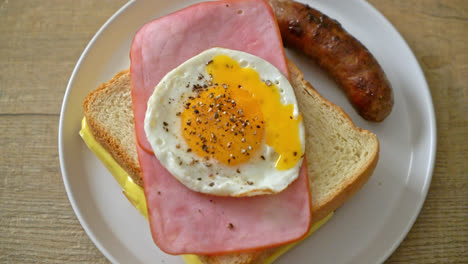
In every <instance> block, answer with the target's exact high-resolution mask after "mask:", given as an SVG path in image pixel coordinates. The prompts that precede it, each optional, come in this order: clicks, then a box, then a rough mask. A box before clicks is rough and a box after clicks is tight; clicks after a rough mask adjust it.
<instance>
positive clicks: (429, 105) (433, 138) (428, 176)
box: [58, 0, 437, 263]
mask: <svg viewBox="0 0 468 264" xmlns="http://www.w3.org/2000/svg"><path fill="white" fill-rule="evenodd" d="M299 1H300V0H299ZM354 1H356V2H360V4H362V5H364V6H366V8H367V9H368V11H370V12H372V13H373V15H375V17H376V18H378V19H379V20H380V21H381V22H382V23H383V24H385V25H386V26H387V27H388V28H389V29H391V31H392V33H393V34H396V35H397V36H398V37H399V40H400V41H402V44H403V45H404V47H405V48H406V49H407V50H408V51H409V52H410V54H411V58H410V59H411V60H413V61H414V62H415V63H416V66H417V67H415V70H417V71H418V74H419V76H421V78H422V81H423V85H424V87H422V88H421V89H422V90H424V97H426V98H427V99H428V100H425V103H426V105H425V106H424V108H425V110H426V111H427V113H428V114H429V119H428V121H429V124H428V126H429V127H430V130H429V131H428V135H429V143H430V147H429V151H430V153H429V154H428V157H429V159H428V160H427V162H428V163H429V164H426V168H425V177H424V185H423V186H422V188H421V190H422V192H421V195H420V199H421V201H420V202H419V203H418V208H417V209H416V210H415V213H414V214H413V215H412V216H411V218H410V220H409V221H408V223H407V224H406V227H405V228H404V229H403V230H401V232H400V235H399V237H398V239H396V240H395V241H394V243H393V244H392V247H391V248H389V249H388V250H387V251H386V253H385V254H382V255H381V257H380V259H379V262H380V263H383V262H384V261H385V260H386V259H388V258H389V257H390V256H391V255H392V254H393V253H394V252H395V250H396V249H397V248H398V247H399V245H400V244H401V243H402V242H403V240H404V239H405V237H406V236H407V235H408V233H409V231H410V230H411V228H412V227H413V225H414V223H415V222H416V219H417V218H418V217H419V215H420V213H421V210H422V208H423V206H424V204H425V201H426V198H427V194H428V192H429V188H430V184H431V182H432V176H433V173H434V167H435V160H436V151H437V127H436V123H437V122H436V116H435V109H434V105H433V99H432V95H431V93H430V88H429V85H428V83H427V79H426V76H425V74H424V72H423V70H422V68H421V65H420V63H419V61H418V60H417V58H416V56H415V54H414V52H413V50H412V49H411V47H410V46H409V45H408V43H407V41H406V40H405V39H404V38H403V36H402V35H401V34H400V32H399V31H398V30H397V29H396V28H395V27H394V26H393V24H392V23H391V22H390V21H389V20H388V19H387V18H386V17H385V16H384V15H383V14H382V13H380V12H379V11H378V10H377V9H376V8H375V7H374V6H373V5H372V4H370V3H369V2H367V1H364V0H354ZM135 3H136V0H130V1H128V2H127V3H125V4H124V5H123V6H122V7H120V8H119V9H118V10H117V11H116V12H114V14H113V15H112V16H110V17H109V19H107V21H106V22H105V23H104V24H103V25H102V26H101V27H100V28H99V30H98V31H97V32H96V33H95V34H94V36H93V37H92V39H91V40H90V41H89V43H88V44H87V45H86V47H85V49H84V50H83V52H82V54H81V56H80V58H79V59H78V61H77V63H76V65H75V67H74V69H73V71H72V74H71V76H70V79H69V81H68V84H67V87H66V91H65V94H64V97H63V102H62V105H61V111H60V119H59V131H58V150H59V163H60V169H61V174H62V179H63V183H64V186H65V190H66V193H67V197H68V199H69V201H70V204H71V205H72V208H73V211H74V213H75V214H76V216H77V218H78V220H79V222H80V224H81V226H82V227H83V229H84V230H85V232H86V234H87V235H88V237H89V238H90V239H91V241H92V242H93V243H94V245H95V246H96V247H97V248H98V249H99V251H100V252H101V253H102V254H103V255H104V256H105V257H106V258H107V259H108V260H109V261H111V262H112V263H118V261H117V260H116V259H115V257H114V256H113V255H112V254H111V253H110V252H109V251H108V250H107V248H106V247H104V245H102V243H101V242H100V241H99V240H98V239H97V237H96V235H95V234H94V232H93V231H92V230H91V228H90V226H89V224H88V223H87V222H86V221H85V219H84V217H83V215H82V212H81V210H80V208H78V205H77V203H76V201H75V197H74V196H73V193H72V191H71V187H70V183H69V180H68V176H67V165H66V163H65V158H64V152H63V151H64V144H65V143H64V140H63V138H64V134H63V130H64V128H63V124H64V117H65V113H66V111H67V105H68V101H69V100H70V96H69V95H70V91H71V88H72V87H73V84H74V82H75V78H76V75H77V73H78V71H79V70H80V68H81V65H82V63H83V60H84V59H85V58H86V56H87V55H88V52H89V50H90V49H91V48H92V46H93V45H94V44H95V42H96V41H97V39H98V38H99V37H100V36H101V34H102V33H103V32H104V31H105V30H106V29H107V28H108V27H109V25H110V24H111V23H112V22H113V21H114V20H115V19H116V18H117V17H118V16H120V15H121V14H122V13H123V12H125V11H126V10H127V9H128V8H129V7H130V6H132V5H133V4H135ZM427 165H428V166H427Z"/></svg>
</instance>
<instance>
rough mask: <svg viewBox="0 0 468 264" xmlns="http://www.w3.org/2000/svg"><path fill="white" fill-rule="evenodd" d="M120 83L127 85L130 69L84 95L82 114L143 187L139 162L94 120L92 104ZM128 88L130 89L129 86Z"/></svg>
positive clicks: (116, 157)
mask: <svg viewBox="0 0 468 264" xmlns="http://www.w3.org/2000/svg"><path fill="white" fill-rule="evenodd" d="M122 83H123V84H126V83H128V85H130V71H129V70H128V69H127V70H123V71H120V72H119V73H117V74H116V75H115V76H114V77H113V78H112V79H111V80H110V81H108V82H106V83H103V84H101V85H100V86H99V87H98V88H97V89H96V90H94V91H92V92H91V93H89V94H88V96H86V98H85V100H84V103H83V109H84V114H85V117H86V122H87V123H88V126H89V129H90V130H91V133H93V136H94V137H95V139H96V140H97V141H98V142H99V144H101V146H102V147H104V149H105V150H106V151H107V152H109V153H110V154H111V156H112V157H113V158H114V159H115V161H117V163H119V165H120V166H121V167H122V168H123V169H124V170H125V171H126V172H127V173H128V174H129V175H130V177H132V180H133V181H134V182H135V183H136V184H138V185H139V186H141V187H143V180H142V177H141V169H140V164H139V163H137V162H135V161H134V159H133V158H132V157H131V156H130V155H129V153H127V152H126V151H125V150H124V147H123V146H122V143H121V142H120V141H119V140H118V139H116V138H114V137H113V136H112V135H110V134H109V131H108V130H107V129H106V128H105V127H104V126H102V125H101V123H100V122H99V121H98V120H96V118H95V115H94V112H93V110H92V106H93V104H94V103H96V99H97V98H99V97H100V96H103V95H104V94H105V93H108V92H111V91H112V89H113V88H114V86H115V85H118V84H122ZM128 89H130V86H129V87H128ZM135 148H136V146H135Z"/></svg>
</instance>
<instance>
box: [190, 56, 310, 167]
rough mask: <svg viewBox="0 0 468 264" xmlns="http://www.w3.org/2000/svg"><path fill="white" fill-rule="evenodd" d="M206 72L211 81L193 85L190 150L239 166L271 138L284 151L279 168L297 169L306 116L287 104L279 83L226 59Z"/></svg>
mask: <svg viewBox="0 0 468 264" xmlns="http://www.w3.org/2000/svg"><path fill="white" fill-rule="evenodd" d="M206 71H207V73H208V74H209V75H210V76H211V79H210V80H208V81H207V84H206V85H204V86H200V85H194V86H193V90H194V92H195V94H194V96H192V97H189V99H187V100H186V101H185V102H184V108H185V109H184V111H183V112H182V113H181V121H182V123H181V124H182V132H183V136H184V139H185V140H186V142H187V144H188V145H189V147H190V148H189V149H188V150H187V151H194V152H195V153H196V154H197V155H199V156H201V157H204V158H205V159H209V158H210V157H211V158H214V159H216V160H218V161H220V162H222V163H224V164H227V165H231V166H233V165H237V164H241V163H244V162H246V161H248V160H249V159H250V158H251V157H252V156H253V154H254V153H255V152H256V151H257V150H258V149H259V148H260V147H261V144H262V143H263V139H265V143H266V144H267V145H268V146H270V147H272V148H273V149H274V150H275V152H276V153H278V157H277V158H276V164H275V167H276V168H277V169H278V170H286V169H290V168H292V167H294V166H295V165H296V164H297V162H298V161H299V159H300V158H301V156H302V154H303V153H302V147H301V142H300V139H299V123H300V121H301V117H300V116H298V117H294V115H293V112H294V105H292V104H288V105H283V104H282V103H281V94H280V92H279V89H278V87H277V86H276V84H275V83H273V82H272V81H270V80H262V79H261V78H260V75H259V74H258V73H257V72H256V71H255V70H254V69H252V68H248V67H245V68H243V67H241V66H240V65H239V63H238V62H237V61H235V60H234V59H232V58H231V57H229V56H226V55H218V56H215V57H214V58H213V60H211V61H209V62H207V66H206ZM261 158H262V159H265V157H263V156H262V157H261Z"/></svg>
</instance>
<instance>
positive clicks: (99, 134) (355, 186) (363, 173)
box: [83, 61, 379, 264]
mask: <svg viewBox="0 0 468 264" xmlns="http://www.w3.org/2000/svg"><path fill="white" fill-rule="evenodd" d="M288 67H289V71H290V73H291V83H292V85H293V86H296V87H295V91H296V96H301V95H300V94H298V89H302V90H303V91H304V92H305V93H307V94H308V95H309V96H313V97H316V98H319V100H320V101H321V102H322V103H323V104H325V105H326V106H327V107H330V108H333V109H334V110H335V111H337V112H339V114H340V115H342V117H343V119H344V120H346V122H347V123H348V125H349V126H351V127H352V128H353V129H354V130H355V131H356V132H357V133H363V134H366V135H368V136H369V137H371V138H372V141H373V142H374V144H376V151H375V152H374V153H372V156H371V158H370V159H369V160H368V162H367V163H366V164H365V165H364V166H362V167H361V168H360V170H359V171H358V172H357V173H355V175H353V176H351V177H349V179H348V180H347V181H345V182H344V183H343V184H342V185H341V188H339V189H337V190H336V191H335V193H333V194H332V195H329V196H328V198H327V199H325V200H323V201H319V202H318V203H314V202H313V203H312V207H311V208H312V223H316V222H318V221H319V220H321V219H323V218H324V217H326V216H327V215H329V214H330V213H331V212H333V211H335V210H336V209H337V208H339V207H340V206H341V205H343V204H344V202H345V201H347V200H348V199H349V198H350V197H351V196H352V195H353V194H354V193H355V192H357V191H358V190H359V189H361V188H362V186H363V185H364V184H365V183H366V182H367V181H368V179H369V178H370V176H371V175H372V173H373V171H374V169H375V167H376V165H377V161H378V157H379V142H378V139H377V137H376V136H375V135H374V134H373V133H371V132H369V131H367V130H364V129H361V128H358V127H356V126H355V125H354V123H353V122H352V120H351V118H350V117H349V115H348V114H347V113H345V112H344V111H343V110H342V109H341V108H340V107H339V106H337V105H335V104H333V103H331V102H330V101H328V100H327V99H325V98H324V97H322V96H321V95H320V94H319V93H318V92H317V91H316V90H315V89H314V88H313V87H312V85H311V84H310V83H309V82H307V81H306V80H304V78H303V74H302V72H301V71H300V70H299V69H298V68H297V66H296V65H295V64H294V63H293V62H291V61H288ZM126 81H128V83H129V84H128V89H130V74H129V71H128V70H124V71H121V72H119V73H118V74H117V75H115V76H114V77H113V78H112V79H111V80H110V81H109V82H107V83H103V84H101V85H100V86H99V87H98V88H97V89H96V90H95V91H93V92H91V93H90V94H89V95H88V96H87V97H86V99H85V101H84V104H83V107H84V112H85V117H86V120H87V122H88V126H89V127H90V130H91V132H92V133H93V135H94V136H95V137H96V139H97V141H98V142H99V143H100V144H101V145H102V146H103V147H104V148H105V149H106V150H107V151H108V152H109V153H110V154H111V155H112V157H113V158H114V159H115V160H116V161H117V162H118V163H119V164H120V165H121V166H122V167H123V169H124V170H125V171H126V172H127V173H128V174H129V175H130V176H131V177H132V179H133V180H134V181H135V182H136V183H137V184H138V185H140V186H142V178H141V169H140V165H139V164H138V163H135V162H133V161H132V158H131V157H130V156H129V155H128V154H127V153H125V151H123V147H122V146H121V143H120V142H119V141H118V140H116V139H114V138H113V137H112V136H110V135H109V133H108V132H107V131H106V129H105V127H103V126H102V125H101V124H100V123H99V122H98V121H97V120H96V119H95V118H94V116H93V112H92V111H91V109H90V106H91V105H92V104H93V103H94V102H95V99H96V98H97V97H99V96H101V95H102V94H103V93H105V92H107V91H108V90H109V89H112V88H113V86H114V85H116V84H117V83H120V82H126ZM298 86H300V87H298ZM299 91H300V90H299ZM301 111H303V112H304V111H307V109H301ZM312 195H313V194H312ZM274 252H275V248H270V249H266V250H261V251H254V252H243V253H239V254H226V255H216V256H199V258H200V260H201V261H202V262H203V263H205V264H260V263H262V262H263V261H264V260H265V259H266V258H267V257H269V256H270V255H272V254H273V253H274Z"/></svg>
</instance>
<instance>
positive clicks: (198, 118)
mask: <svg viewBox="0 0 468 264" xmlns="http://www.w3.org/2000/svg"><path fill="white" fill-rule="evenodd" d="M194 90H195V92H196V94H195V95H194V96H191V97H189V98H188V100H187V101H185V102H184V108H185V110H184V111H183V112H182V114H181V121H182V134H183V136H184V138H185V141H186V142H187V144H188V145H189V147H190V149H188V151H193V152H195V153H196V154H197V155H198V156H200V157H204V158H205V159H209V158H210V157H211V158H214V159H216V160H218V161H220V162H222V163H224V164H226V165H230V166H234V165H237V164H241V163H244V162H246V161H248V160H249V159H250V157H251V156H252V155H253V154H254V153H255V152H256V151H257V150H258V149H259V147H260V146H261V143H262V139H263V136H264V124H263V123H264V122H263V116H262V112H261V110H260V105H259V104H258V102H257V101H256V100H255V99H254V98H253V97H252V95H251V94H250V93H249V92H248V91H246V90H242V89H239V87H231V86H227V85H225V84H218V83H216V84H212V86H210V87H208V88H207V89H202V87H197V86H195V87H194Z"/></svg>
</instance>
